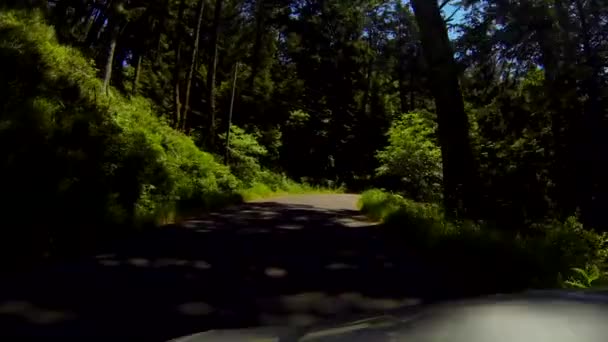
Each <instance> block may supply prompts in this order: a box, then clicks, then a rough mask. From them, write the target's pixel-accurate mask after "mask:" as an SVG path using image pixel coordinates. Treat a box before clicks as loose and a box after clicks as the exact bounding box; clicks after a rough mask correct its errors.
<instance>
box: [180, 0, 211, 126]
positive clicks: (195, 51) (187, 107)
mask: <svg viewBox="0 0 608 342" xmlns="http://www.w3.org/2000/svg"><path fill="white" fill-rule="evenodd" d="M204 11H205V0H199V2H198V19H197V22H196V31H195V32H194V43H193V46H192V58H191V59H190V70H189V71H188V77H187V78H186V98H185V99H184V114H183V115H182V131H184V132H186V133H188V132H187V130H188V129H187V127H188V124H187V120H188V111H189V110H190V90H191V89H192V77H193V75H194V66H195V65H196V56H197V55H198V46H199V41H200V35H201V26H202V24H203V12H204Z"/></svg>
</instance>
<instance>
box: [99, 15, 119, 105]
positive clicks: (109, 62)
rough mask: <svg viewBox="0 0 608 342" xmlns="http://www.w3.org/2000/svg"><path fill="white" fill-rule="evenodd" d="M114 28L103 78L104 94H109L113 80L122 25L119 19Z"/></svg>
mask: <svg viewBox="0 0 608 342" xmlns="http://www.w3.org/2000/svg"><path fill="white" fill-rule="evenodd" d="M115 20H116V22H115V23H114V25H113V27H112V38H110V46H109V48H108V58H107V59H106V67H105V71H104V76H103V89H102V90H103V92H104V93H106V94H107V93H108V90H109V87H110V80H111V79H112V67H113V66H114V54H115V53H116V44H117V42H118V34H119V33H120V24H119V22H118V20H117V19H115Z"/></svg>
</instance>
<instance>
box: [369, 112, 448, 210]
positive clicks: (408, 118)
mask: <svg viewBox="0 0 608 342" xmlns="http://www.w3.org/2000/svg"><path fill="white" fill-rule="evenodd" d="M432 116H433V115H432V114H431V113H429V112H426V111H419V112H411V113H407V114H404V115H403V116H401V117H400V118H399V119H397V120H395V121H394V122H393V124H392V126H391V128H390V129H389V131H388V140H389V145H388V146H386V147H385V148H384V149H383V150H382V151H379V152H378V154H377V158H378V161H379V162H380V164H381V165H380V167H379V168H378V169H377V170H376V172H377V176H379V177H381V178H382V177H384V178H388V179H389V180H393V183H392V184H391V187H392V188H394V189H398V190H400V191H403V192H404V193H405V194H406V195H407V196H408V197H411V198H414V199H416V200H418V201H425V202H433V201H438V200H439V199H440V198H441V182H442V170H441V150H440V149H439V145H438V144H437V141H436V134H435V130H436V127H437V125H436V123H435V120H433V118H432Z"/></svg>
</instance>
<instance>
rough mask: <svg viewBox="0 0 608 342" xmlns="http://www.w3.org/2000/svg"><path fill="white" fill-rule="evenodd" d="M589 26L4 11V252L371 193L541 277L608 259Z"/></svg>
mask: <svg viewBox="0 0 608 342" xmlns="http://www.w3.org/2000/svg"><path fill="white" fill-rule="evenodd" d="M606 27H608V2H607V1H605V0H519V1H504V0H500V1H499V0H462V1H449V0H448V1H440V2H437V1H425V0H412V1H410V2H408V1H402V0H325V1H321V0H146V1H143V0H11V1H8V4H7V5H5V6H4V8H3V9H2V10H0V60H1V63H2V65H3V68H2V71H1V72H0V80H1V82H0V84H1V85H0V86H1V87H2V88H1V89H0V104H1V105H2V110H1V114H0V115H1V117H0V153H1V154H2V164H1V165H0V168H1V173H2V174H3V176H2V177H1V179H0V186H1V187H2V189H3V190H2V194H1V195H0V196H1V198H0V201H1V208H2V211H3V215H2V216H3V220H4V222H3V224H2V226H3V232H2V234H3V239H2V240H3V242H4V243H3V245H4V246H3V251H5V252H6V253H7V255H14V254H13V253H17V252H18V255H22V256H23V258H33V259H36V258H39V257H41V256H43V255H48V254H53V253H59V254H61V253H62V252H63V251H68V250H69V251H71V250H73V249H79V248H82V246H84V245H86V242H87V241H89V240H96V239H98V238H100V236H104V235H106V233H108V234H109V232H110V231H121V230H127V229H130V228H127V227H132V226H134V225H142V224H148V223H150V224H158V223H162V222H166V221H170V220H171V219H172V218H175V216H176V215H177V214H176V213H178V212H188V211H192V210H199V209H209V208H215V207H218V206H222V205H224V204H226V203H234V202H235V201H238V199H239V198H242V197H243V196H245V197H246V198H247V197H248V196H256V195H260V196H263V195H264V194H269V193H273V192H288V193H289V192H306V191H315V189H316V191H329V190H323V189H338V188H339V189H346V190H349V191H353V192H360V191H363V190H368V189H371V188H381V189H383V190H384V191H385V192H380V191H378V190H373V191H371V192H367V193H366V194H367V196H366V195H365V194H364V196H363V201H362V204H363V207H364V209H366V208H367V210H368V212H372V213H371V215H372V216H375V217H376V218H378V219H383V220H385V222H387V223H389V221H391V220H392V221H393V223H395V222H398V224H397V226H399V227H401V228H400V229H401V230H406V231H408V233H403V232H401V233H402V234H410V233H409V232H410V231H412V232H413V231H414V230H413V229H412V230H408V229H407V228H405V227H406V226H407V225H410V226H420V229H421V230H426V229H428V231H437V229H438V230H440V231H441V232H438V233H437V234H439V235H441V236H444V235H445V234H447V235H450V234H452V235H458V236H460V237H459V239H461V240H467V239H468V240H467V241H470V240H471V239H474V238H473V237H471V239H469V237H470V236H469V235H467V234H469V233H465V232H464V231H465V230H466V229H469V228H466V229H465V228H463V227H465V226H466V227H468V226H467V225H468V224H469V223H470V225H473V226H474V227H473V228H471V230H470V234H472V235H474V236H481V235H479V234H482V235H483V234H485V233H479V232H496V233H497V234H500V236H501V237H500V239H501V241H503V240H508V241H520V242H521V241H524V240H525V241H528V240H526V239H528V238H529V239H539V237H542V238H541V239H545V240H543V241H544V243H545V244H546V245H547V246H549V245H551V246H553V247H555V246H558V247H556V248H557V249H559V251H555V253H560V254H559V256H560V258H562V257H563V260H564V261H563V262H562V263H561V264H560V265H559V266H556V267H554V268H551V271H555V272H554V273H552V274H551V277H553V276H554V275H555V273H556V272H558V271H560V272H563V271H565V270H568V269H570V268H571V267H578V268H579V269H580V270H582V271H583V273H584V274H585V275H589V272H591V271H590V270H596V269H597V270H599V269H602V268H603V267H604V263H605V262H606V255H607V254H608V253H606V251H607V249H606V248H607V247H608V246H606V243H607V241H608V239H607V238H606V235H605V234H603V233H599V232H602V231H607V230H608V220H607V219H606V217H607V216H606V215H605V209H606V208H608V180H606V177H605V174H606V173H607V171H608V160H607V159H608V154H607V153H605V151H606V150H607V148H608V134H607V133H608V126H607V122H606V102H607V100H608V87H607V83H608V74H607V71H608V65H607V64H608V63H607V62H608V32H607V31H606ZM292 179H293V180H295V181H292ZM387 192H392V193H394V194H388V193H387ZM405 198H407V199H405ZM370 205H371V207H370ZM370 208H371V209H370ZM399 208H401V209H399ZM412 208H414V209H412ZM416 208H422V209H416ZM391 215H392V216H394V217H396V218H393V219H390V216H391ZM428 220H431V221H428ZM438 222H439V223H438ZM437 225H440V226H441V227H442V228H437V229H435V228H433V227H437ZM110 227H112V228H110ZM446 227H447V228H446ZM433 229H435V230H433ZM448 231H449V232H451V233H449V234H448V233H445V232H448ZM454 231H457V232H458V233H454ZM467 232H468V231H467ZM473 232H476V233H473ZM418 233H420V232H418ZM418 233H416V234H418ZM433 234H434V233H433ZM433 234H431V233H424V234H423V235H424V237H420V236H418V239H420V241H425V242H429V241H431V240H432V239H435V238H437V236H435V237H430V235H433ZM442 234H443V235H442ZM475 234H477V235H475ZM488 234H489V233H488ZM418 235H420V234H418ZM452 235H450V236H452ZM463 236H464V237H465V238H462V237H463ZM488 236H489V235H488ZM493 236H494V235H493ZM4 237H6V238H4ZM547 239H553V240H551V241H549V240H547ZM416 241H418V240H416ZM458 241H460V240H458ZM530 241H531V240H530ZM534 241H537V240H534ZM548 241H549V242H548ZM475 243H477V244H486V243H487V241H485V240H483V239H482V240H480V241H477V242H475ZM517 246H519V247H517V248H521V249H522V250H526V251H529V250H530V249H531V248H532V247H530V246H529V245H528V246H527V247H526V246H524V243H523V242H521V243H519V242H518V244H517ZM434 247H435V248H436V247H437V246H434ZM537 247H538V246H537ZM553 247H552V248H553ZM488 248H490V247H488ZM509 248H511V247H509ZM513 248H514V247H513ZM547 248H548V247H547ZM472 250H473V251H474V250H475V249H472ZM542 250H543V249H538V251H537V253H541V252H540V251H542ZM16 251H17V252H16ZM471 253H472V254H474V252H471ZM540 257H542V259H543V260H544V259H550V257H549V256H548V255H541V256H540ZM526 260H528V259H526ZM560 260H561V259H560ZM543 262H547V261H546V260H545V261H543ZM539 263H541V262H540V261H539ZM541 264H542V265H545V264H544V263H541ZM593 272H595V271H593ZM598 272H599V271H598Z"/></svg>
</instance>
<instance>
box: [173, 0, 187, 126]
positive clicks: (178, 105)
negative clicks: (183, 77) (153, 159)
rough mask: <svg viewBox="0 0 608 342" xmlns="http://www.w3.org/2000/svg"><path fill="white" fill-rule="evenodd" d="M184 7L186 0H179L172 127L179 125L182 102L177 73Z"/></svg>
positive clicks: (180, 51)
mask: <svg viewBox="0 0 608 342" xmlns="http://www.w3.org/2000/svg"><path fill="white" fill-rule="evenodd" d="M185 7H186V1H185V0H181V1H180V2H179V9H178V13H177V23H176V26H177V27H176V32H177V37H176V39H175V42H174V43H175V65H174V66H173V105H174V107H175V108H174V109H175V118H174V122H173V124H174V127H175V128H177V127H179V123H180V114H181V111H182V103H181V100H180V92H179V90H180V89H179V81H180V77H179V73H180V67H179V66H180V63H181V59H182V40H181V39H182V36H183V30H182V29H181V28H182V21H183V19H184V11H185Z"/></svg>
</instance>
